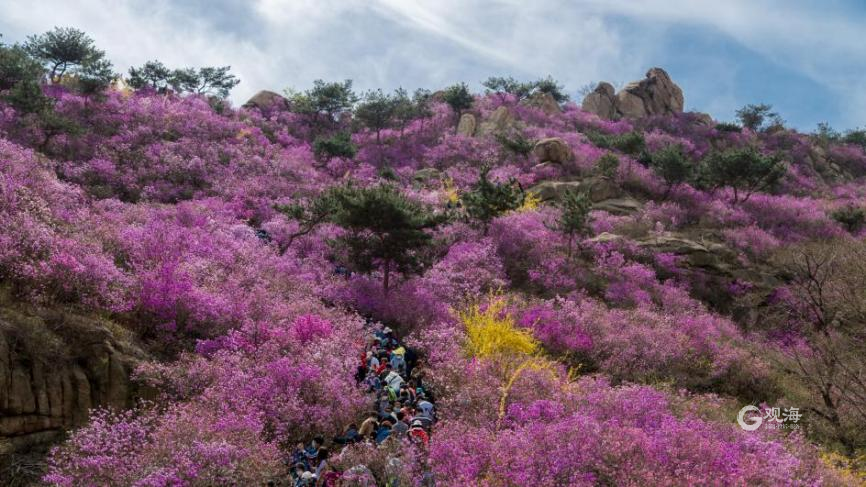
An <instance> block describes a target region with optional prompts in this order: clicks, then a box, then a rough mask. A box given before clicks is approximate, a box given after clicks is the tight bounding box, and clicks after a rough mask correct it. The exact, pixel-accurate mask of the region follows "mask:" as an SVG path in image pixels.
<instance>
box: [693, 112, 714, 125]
mask: <svg viewBox="0 0 866 487" xmlns="http://www.w3.org/2000/svg"><path fill="white" fill-rule="evenodd" d="M691 114H692V116H693V117H694V119H695V121H696V122H698V123H699V124H701V125H706V126H707V127H713V126H715V125H716V121H715V120H713V116H712V115H710V114H709V113H704V112H691Z"/></svg>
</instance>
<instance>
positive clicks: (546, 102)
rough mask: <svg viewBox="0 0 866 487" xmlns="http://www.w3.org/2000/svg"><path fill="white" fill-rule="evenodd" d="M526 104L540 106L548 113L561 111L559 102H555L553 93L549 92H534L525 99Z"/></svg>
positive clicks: (553, 113) (552, 113)
mask: <svg viewBox="0 0 866 487" xmlns="http://www.w3.org/2000/svg"><path fill="white" fill-rule="evenodd" d="M526 104H527V105H529V106H531V107H536V108H540V109H541V111H543V112H544V113H546V114H548V115H555V114H557V113H560V112H562V108H560V106H559V103H557V102H556V100H555V99H554V98H553V95H551V94H550V93H536V94H534V95H532V97H530V98H529V99H528V100H526Z"/></svg>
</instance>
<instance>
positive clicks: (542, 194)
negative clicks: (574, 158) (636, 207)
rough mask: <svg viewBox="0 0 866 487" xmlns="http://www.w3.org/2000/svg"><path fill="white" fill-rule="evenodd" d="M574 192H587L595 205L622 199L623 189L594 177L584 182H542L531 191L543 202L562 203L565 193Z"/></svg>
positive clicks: (603, 179) (605, 179) (607, 180)
mask: <svg viewBox="0 0 866 487" xmlns="http://www.w3.org/2000/svg"><path fill="white" fill-rule="evenodd" d="M569 190H572V191H587V192H588V193H589V199H590V201H592V202H593V203H598V202H601V201H605V200H610V199H614V198H620V197H622V196H623V191H622V189H621V188H620V187H619V186H617V185H616V183H614V182H613V181H611V180H609V179H607V178H601V177H592V178H586V179H584V180H582V181H542V182H541V183H538V184H536V185H535V186H533V187H532V188H530V190H529V191H531V192H532V193H534V194H536V195H538V197H539V198H541V200H542V201H561V200H562V198H563V197H564V196H565V193H566V192H567V191H569Z"/></svg>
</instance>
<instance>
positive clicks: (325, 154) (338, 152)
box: [313, 132, 358, 160]
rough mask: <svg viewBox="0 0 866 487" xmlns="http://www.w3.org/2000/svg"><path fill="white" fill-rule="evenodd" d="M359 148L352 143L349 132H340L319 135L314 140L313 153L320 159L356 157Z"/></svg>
mask: <svg viewBox="0 0 866 487" xmlns="http://www.w3.org/2000/svg"><path fill="white" fill-rule="evenodd" d="M357 152H358V148H357V147H356V146H355V144H353V143H352V136H351V135H350V134H349V133H348V132H338V133H336V134H334V135H332V136H330V137H319V138H317V139H316V140H315V141H314V142H313V154H315V155H316V158H317V159H319V160H326V159H330V158H332V157H343V158H346V159H351V158H353V157H355V154H356V153H357Z"/></svg>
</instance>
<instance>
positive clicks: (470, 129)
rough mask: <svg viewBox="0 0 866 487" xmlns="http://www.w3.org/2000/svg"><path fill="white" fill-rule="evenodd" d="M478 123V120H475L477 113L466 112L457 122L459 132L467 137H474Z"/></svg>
mask: <svg viewBox="0 0 866 487" xmlns="http://www.w3.org/2000/svg"><path fill="white" fill-rule="evenodd" d="M477 125H478V122H476V121H475V115H473V114H471V113H464V114H463V115H461V116H460V122H459V123H458V124H457V133H458V134H460V135H463V136H465V137H472V136H473V135H475V129H476V128H477Z"/></svg>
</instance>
